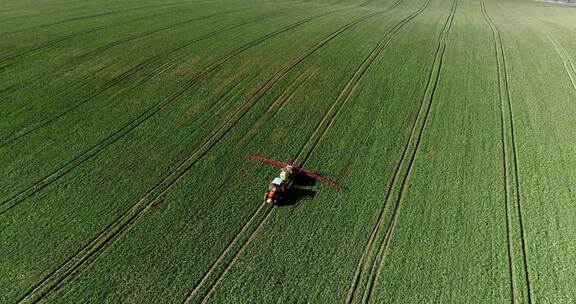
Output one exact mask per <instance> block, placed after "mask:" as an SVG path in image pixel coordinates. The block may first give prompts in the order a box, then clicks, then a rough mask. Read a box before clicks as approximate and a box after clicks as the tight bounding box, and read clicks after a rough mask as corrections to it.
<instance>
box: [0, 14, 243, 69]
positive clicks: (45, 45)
mask: <svg viewBox="0 0 576 304" xmlns="http://www.w3.org/2000/svg"><path fill="white" fill-rule="evenodd" d="M245 9H247V8H245ZM241 10H242V9H239V10H231V11H227V12H234V11H241ZM227 12H223V13H216V14H211V15H207V16H204V17H197V18H201V19H202V18H203V19H205V18H210V17H213V16H215V15H218V14H225V13H227ZM171 13H174V12H173V11H170V12H163V13H158V14H156V15H152V16H144V17H138V18H135V19H132V20H129V21H123V22H119V23H116V24H112V25H105V26H97V27H93V28H89V29H86V30H82V31H78V32H74V33H71V34H68V35H64V36H62V37H58V38H56V39H53V40H49V41H47V42H44V43H41V44H39V45H37V46H33V47H30V48H27V49H24V50H21V51H17V52H16V53H13V54H11V55H7V56H4V57H2V58H0V64H2V63H6V62H9V61H11V60H14V59H18V58H20V57H23V56H26V55H28V54H31V53H34V52H36V51H40V50H43V49H46V48H49V47H51V46H53V45H56V44H58V43H60V42H64V41H68V40H71V39H73V38H76V37H80V36H83V35H86V34H90V33H93V32H97V31H100V30H105V29H108V28H111V27H113V26H117V25H122V24H129V23H132V22H134V21H138V20H141V19H149V18H153V17H157V16H162V15H168V14H171ZM194 19H196V18H193V19H190V20H187V21H183V22H179V23H176V24H174V25H170V26H165V27H163V28H160V29H157V30H150V31H146V32H143V33H139V34H136V35H133V36H138V35H143V36H141V37H145V36H146V35H151V34H154V33H156V32H160V31H163V30H167V29H170V28H172V27H177V26H179V25H182V24H186V23H188V22H194V21H196V20H194ZM201 19H199V20H201ZM141 37H135V38H133V39H136V38H141ZM113 43H114V42H113ZM105 46H106V45H105ZM111 47H112V46H111ZM14 63H15V62H12V63H9V64H7V65H4V66H0V72H1V71H3V70H5V69H6V68H8V67H9V66H11V65H13V64H14Z"/></svg>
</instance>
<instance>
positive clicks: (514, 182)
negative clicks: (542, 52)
mask: <svg viewBox="0 0 576 304" xmlns="http://www.w3.org/2000/svg"><path fill="white" fill-rule="evenodd" d="M481 6H482V14H483V15H484V19H485V20H486V22H487V23H488V25H489V26H490V29H491V30H492V36H493V38H494V44H495V48H496V59H497V62H498V64H497V67H498V84H499V94H500V95H499V96H500V100H501V106H502V107H501V108H500V109H501V113H502V121H501V123H502V128H503V129H506V130H507V131H504V130H503V131H502V135H503V138H502V141H503V144H504V145H503V149H504V151H503V153H504V158H505V159H504V171H505V174H506V180H505V187H506V192H505V194H506V195H507V197H506V203H507V204H508V202H509V201H510V200H509V199H508V198H509V197H512V200H515V202H514V205H515V207H516V210H517V215H518V228H519V230H520V233H519V238H520V248H521V255H522V268H523V269H520V272H521V273H522V274H523V279H524V280H525V281H526V284H525V287H526V289H525V290H522V291H521V293H522V294H526V297H527V301H528V303H529V304H530V303H532V291H531V286H530V273H529V270H528V258H527V255H526V235H525V232H524V222H523V218H522V215H523V212H522V200H521V198H520V177H519V172H518V156H517V153H516V140H515V136H514V133H515V131H514V111H513V107H512V95H511V94H510V87H509V85H508V71H507V68H506V56H505V53H504V47H503V43H502V36H501V35H500V30H499V29H498V27H497V26H496V24H495V23H494V22H493V21H492V19H491V18H490V16H489V15H488V12H487V11H486V7H485V5H484V2H481ZM504 103H505V106H504ZM509 154H510V155H509ZM509 159H512V161H509ZM509 175H511V176H512V179H510V178H508V176H509ZM512 191H514V192H515V193H514V194H510V192H512ZM507 216H509V213H508V214H507ZM510 230H513V229H512V228H511V229H510ZM508 237H509V239H511V237H510V234H509V236H508ZM510 244H511V242H510V243H509V247H508V250H509V254H510V257H509V262H510V263H511V269H510V274H511V275H514V273H515V271H514V270H513V267H514V265H515V264H513V261H514V259H513V257H514V256H513V254H514V252H513V251H512V252H510V250H513V246H512V245H510ZM522 283H523V282H522ZM515 287H516V282H515V280H514V277H512V282H511V288H512V290H511V292H512V299H511V300H512V303H516V299H517V297H518V289H517V288H515Z"/></svg>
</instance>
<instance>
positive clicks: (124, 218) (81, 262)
mask: <svg viewBox="0 0 576 304" xmlns="http://www.w3.org/2000/svg"><path fill="white" fill-rule="evenodd" d="M383 12H384V11H380V12H376V13H371V14H368V15H365V16H362V17H360V18H357V19H355V20H353V21H352V22H349V23H348V24H346V25H344V26H343V27H341V28H340V29H339V30H337V31H336V32H334V33H332V34H331V35H329V36H328V37H327V38H325V39H324V40H322V41H320V42H319V43H317V44H316V45H315V46H313V47H312V48H310V49H309V50H308V51H307V52H305V53H304V54H302V55H301V56H300V57H299V58H298V59H297V60H296V62H295V63H294V64H293V65H291V66H288V67H284V68H283V69H281V70H279V71H277V72H276V73H275V74H274V75H273V76H272V78H271V79H269V80H268V81H267V82H266V83H265V84H264V85H263V86H262V87H261V88H260V89H259V90H258V91H257V92H256V93H255V94H254V95H253V96H252V97H251V98H250V99H249V100H248V101H246V102H244V103H243V104H242V105H241V106H240V107H239V108H238V109H237V110H236V111H235V113H234V114H233V115H232V117H231V118H230V119H229V120H228V121H226V122H225V123H224V124H223V125H222V126H220V127H219V128H218V129H216V130H214V132H213V133H212V134H211V135H210V137H209V138H207V139H206V140H205V141H204V142H203V144H202V145H201V146H200V147H199V148H198V149H196V150H195V151H194V152H193V153H192V154H191V155H190V156H189V157H188V158H186V159H185V160H183V161H182V162H181V163H180V164H179V165H178V166H177V167H176V168H175V169H174V170H173V171H172V172H170V173H169V174H168V175H167V176H166V177H165V178H163V179H162V180H161V181H159V182H158V183H157V184H156V186H154V187H153V188H152V189H151V190H149V191H148V192H146V193H145V194H144V195H143V196H142V197H141V198H140V199H138V200H137V201H136V203H135V204H134V205H132V207H131V208H129V209H128V210H127V211H125V212H124V213H123V214H122V215H121V216H119V217H118V218H117V219H116V220H115V221H113V222H112V223H110V224H109V225H108V226H107V227H105V229H104V230H103V231H101V232H100V233H99V234H98V235H96V236H95V237H94V238H92V239H91V240H90V241H89V242H88V243H87V244H86V245H84V246H83V247H81V248H80V250H79V251H78V252H77V253H76V254H74V255H73V256H72V257H71V258H70V259H68V260H67V261H65V262H64V263H63V264H61V265H60V266H59V267H58V268H56V269H55V270H53V271H52V272H51V273H50V274H49V275H48V276H47V277H45V278H44V279H42V280H40V281H39V282H38V283H37V284H36V285H35V286H34V287H33V288H32V289H31V290H30V291H29V292H27V293H26V294H25V295H24V296H23V297H22V298H21V299H20V301H19V302H20V303H24V302H37V301H40V300H42V299H43V298H45V297H46V296H47V295H48V294H49V293H50V292H52V291H54V290H55V289H57V288H59V287H61V286H63V285H64V284H65V283H66V282H68V281H69V280H71V279H72V278H73V276H74V275H75V274H76V273H77V272H78V271H79V270H80V269H81V268H82V267H83V266H86V265H88V264H89V263H90V262H91V261H93V260H94V259H95V258H96V257H97V256H98V255H100V254H101V253H102V252H103V251H104V250H105V249H106V248H107V247H108V246H110V245H111V244H112V243H113V241H114V240H115V239H117V238H118V237H119V236H120V235H121V234H122V233H124V232H126V231H127V230H128V229H129V228H130V227H131V226H132V225H133V224H134V223H135V222H136V221H137V220H138V219H140V218H141V217H142V216H143V215H144V214H145V212H146V211H147V210H149V209H150V208H151V207H152V206H153V205H154V204H155V202H156V201H157V200H158V199H159V198H161V197H162V196H163V195H164V194H165V193H166V192H167V191H168V190H169V189H170V188H171V187H172V186H173V185H174V184H175V183H176V182H177V181H179V180H180V179H181V178H183V177H184V176H185V174H186V173H187V172H188V171H189V169H190V168H192V167H193V166H194V165H195V164H196V163H197V162H198V161H199V160H200V159H202V158H203V157H204V156H205V155H206V154H207V153H208V152H209V151H210V150H211V149H212V148H213V147H214V146H215V145H216V144H217V143H218V142H219V141H220V140H221V139H222V138H224V135H226V134H227V133H228V132H229V131H230V130H232V128H233V126H234V125H235V124H236V123H238V121H240V119H241V118H242V117H243V116H244V115H245V114H246V113H247V112H248V111H249V110H250V109H251V108H252V107H253V106H254V105H255V104H256V103H257V102H258V101H259V100H260V99H261V98H262V97H263V96H264V95H265V94H266V93H267V92H268V91H269V90H270V89H271V88H272V86H274V85H275V84H276V83H277V82H278V81H279V80H280V79H282V78H283V77H284V76H285V75H286V74H287V73H288V72H289V71H290V70H292V69H293V68H294V67H295V66H296V65H297V64H299V63H300V62H302V61H303V60H304V59H306V58H307V57H308V56H310V55H311V54H313V53H314V52H316V51H317V50H318V49H319V48H321V47H322V46H323V45H325V44H326V43H328V42H329V41H330V40H332V39H333V38H335V37H336V36H337V35H339V34H340V33H342V32H344V31H345V30H347V29H349V28H351V27H352V26H354V25H356V24H358V23H360V22H362V21H364V20H366V19H368V18H371V17H373V16H376V15H378V14H381V13H383ZM332 13H333V12H332ZM327 14H330V13H324V14H321V15H317V16H313V17H309V18H306V19H303V20H301V21H299V22H296V23H293V24H291V25H289V26H286V27H283V28H282V29H280V30H277V31H274V32H272V33H270V34H268V35H265V36H263V37H261V38H259V39H257V40H255V41H253V42H251V43H248V44H247V45H245V47H241V48H239V49H237V51H234V52H232V53H231V54H230V55H229V56H228V57H230V58H231V56H233V55H235V54H237V53H239V52H240V50H243V49H246V48H247V46H248V45H250V46H251V45H255V44H256V41H258V42H261V41H263V40H264V39H265V38H266V39H267V38H270V37H272V36H274V35H277V34H279V33H280V32H283V31H286V30H288V29H291V28H294V27H296V26H298V25H300V24H304V23H306V22H309V21H311V20H313V19H316V18H319V17H322V16H325V15H327ZM223 61H225V60H221V61H218V62H217V63H215V64H221V63H222V62H223ZM215 67H216V66H214V68H215ZM210 70H211V69H210ZM208 72H209V71H207V72H206V73H208ZM193 83H194V81H192V80H191V82H190V85H191V84H193Z"/></svg>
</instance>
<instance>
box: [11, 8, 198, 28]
mask: <svg viewBox="0 0 576 304" xmlns="http://www.w3.org/2000/svg"><path fill="white" fill-rule="evenodd" d="M190 2H200V1H190ZM188 3H189V2H172V3H162V4H152V5H145V6H139V7H132V8H127V9H121V10H115V11H108V12H101V13H96V14H91V15H84V16H77V17H72V18H67V19H62V20H58V21H55V22H51V23H45V24H40V25H35V26H31V27H27V28H22V29H17V30H12V31H7V32H3V33H0V34H1V35H9V34H15V33H20V32H25V31H28V30H34V29H40V28H46V27H50V26H55V25H61V24H65V23H68V22H73V21H79V20H87V19H91V18H97V17H103V16H110V15H115V14H120V13H125V12H133V11H137V10H142V9H147V8H155V7H160V8H165V7H173V6H180V5H186V4H188Z"/></svg>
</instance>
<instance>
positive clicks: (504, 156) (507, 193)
mask: <svg viewBox="0 0 576 304" xmlns="http://www.w3.org/2000/svg"><path fill="white" fill-rule="evenodd" d="M480 5H481V9H482V15H483V16H484V20H485V21H486V23H487V24H488V25H489V26H490V30H491V31H492V37H493V40H494V54H495V57H496V69H497V79H498V97H499V100H500V135H501V145H502V164H503V165H504V170H503V175H504V176H503V178H504V214H505V224H506V241H507V247H508V248H507V251H508V252H507V254H508V275H509V280H510V301H511V303H512V304H514V303H516V286H515V282H514V266H513V265H514V262H513V248H512V236H511V233H510V230H511V227H510V221H511V220H510V212H509V209H510V206H509V205H510V199H509V197H510V191H509V187H510V185H509V177H508V173H509V160H508V155H507V153H506V150H507V149H506V146H507V145H506V135H505V134H506V131H505V122H504V121H505V119H504V115H505V114H504V96H503V92H502V85H503V84H502V80H501V78H502V77H501V74H500V70H501V66H500V52H499V50H498V43H497V40H496V34H497V33H496V31H495V29H494V28H493V27H492V24H490V20H489V18H488V14H487V12H486V8H485V6H484V2H480Z"/></svg>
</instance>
